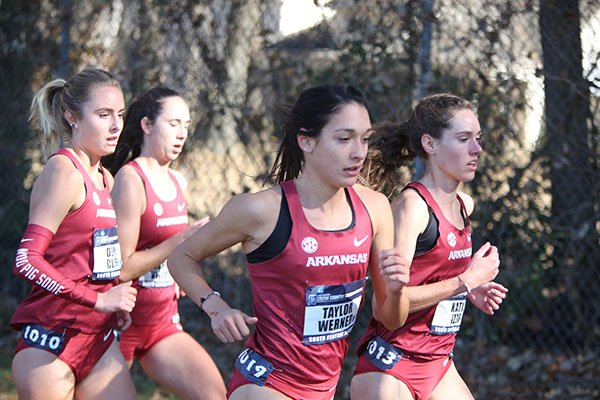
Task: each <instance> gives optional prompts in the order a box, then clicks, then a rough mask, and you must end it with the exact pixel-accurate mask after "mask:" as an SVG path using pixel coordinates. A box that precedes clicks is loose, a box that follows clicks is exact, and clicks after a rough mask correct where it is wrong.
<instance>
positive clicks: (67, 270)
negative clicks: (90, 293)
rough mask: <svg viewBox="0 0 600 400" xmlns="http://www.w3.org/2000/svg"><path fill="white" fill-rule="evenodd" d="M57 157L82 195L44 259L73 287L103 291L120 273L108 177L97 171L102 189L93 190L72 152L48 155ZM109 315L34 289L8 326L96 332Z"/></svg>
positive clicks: (65, 151)
mask: <svg viewBox="0 0 600 400" xmlns="http://www.w3.org/2000/svg"><path fill="white" fill-rule="evenodd" d="M57 154H60V155H64V156H66V157H67V158H69V159H70V160H71V161H72V162H73V164H74V165H75V168H77V170H78V171H79V173H81V175H82V176H83V180H84V186H85V192H86V195H85V200H84V201H83V204H82V205H81V206H80V207H79V208H78V209H76V210H74V211H71V212H69V213H68V214H67V215H66V216H65V218H64V219H63V221H62V222H61V224H60V226H59V227H58V230H57V231H56V234H55V235H54V238H53V239H52V243H51V244H50V246H49V247H48V250H47V251H46V254H45V256H44V258H45V259H46V261H48V262H49V263H50V264H51V265H52V266H53V267H54V268H56V269H57V270H58V271H60V272H61V273H62V274H63V275H65V276H67V277H69V278H70V279H72V280H73V281H74V282H75V283H76V284H77V285H84V286H86V287H89V288H90V289H92V290H94V291H96V292H106V291H107V290H108V289H110V288H112V287H113V286H115V285H116V284H117V283H118V281H117V280H116V277H118V275H119V272H120V269H121V253H120V248H119V245H118V241H117V233H116V223H117V221H116V216H115V210H114V209H113V206H112V200H111V197H110V190H109V187H108V177H107V176H106V173H105V171H104V168H102V167H100V168H101V171H102V175H103V180H104V188H102V189H98V188H96V187H95V186H94V183H93V182H92V180H91V178H90V176H89V175H88V173H87V171H86V170H85V168H84V167H83V166H82V165H81V163H80V162H79V160H78V159H77V157H75V156H74V155H73V153H71V152H70V151H69V150H67V149H61V150H59V151H57V152H56V153H55V154H54V155H53V156H55V155H57ZM107 253H108V255H107ZM112 315H113V314H111V313H104V312H100V311H96V310H94V309H90V308H88V307H85V306H83V305H81V304H78V303H75V302H73V301H69V300H67V299H65V298H61V297H58V296H55V295H53V294H51V293H50V292H48V291H47V290H45V289H42V288H40V287H39V286H37V285H34V286H32V288H31V291H30V292H29V295H28V296H27V298H26V299H25V300H23V302H21V304H19V306H18V307H17V310H16V311H15V313H14V315H13V318H12V320H11V325H13V326H19V325H21V324H24V323H39V324H41V325H44V326H48V327H54V328H61V327H63V328H64V327H70V328H78V329H81V331H83V332H88V333H97V332H100V331H101V328H102V327H103V326H104V325H105V324H106V323H108V321H109V319H111V318H112Z"/></svg>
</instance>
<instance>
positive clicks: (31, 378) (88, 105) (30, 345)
mask: <svg viewBox="0 0 600 400" xmlns="http://www.w3.org/2000/svg"><path fill="white" fill-rule="evenodd" d="M124 108H125V105H124V101H123V93H122V92H121V88H120V86H119V83H118V82H117V81H116V80H115V79H114V78H113V77H112V75H110V74H109V73H107V72H105V71H102V70H99V69H87V70H84V71H82V72H80V73H78V74H76V75H75V76H73V77H72V78H71V79H69V80H68V81H66V82H65V81H64V80H62V79H57V80H54V81H52V82H50V83H48V84H46V85H45V86H44V87H42V88H41V89H40V90H39V91H38V92H37V94H36V96H35V98H34V100H33V104H32V114H31V119H32V121H33V122H34V127H35V128H36V129H37V130H38V131H39V132H40V134H41V135H40V136H41V139H42V143H44V145H45V146H44V150H45V151H46V152H50V150H51V147H52V145H53V144H57V143H59V140H60V138H65V137H70V142H71V147H70V148H68V149H67V148H65V149H61V150H59V151H58V152H56V153H55V154H54V155H53V156H52V157H51V158H50V159H49V160H48V162H47V163H46V165H45V166H44V169H43V171H42V173H41V174H40V176H39V178H38V179H37V181H36V183H35V185H34V187H33V191H32V193H31V206H30V213H29V225H28V226H27V228H26V230H25V233H24V235H23V239H22V240H21V245H20V246H19V249H18V250H17V256H16V259H15V265H14V272H15V274H16V275H17V276H18V277H20V278H23V279H25V280H27V281H28V282H30V283H31V284H32V289H31V292H30V294H29V296H28V297H27V298H26V299H25V300H24V301H23V302H22V303H21V304H20V305H19V306H18V307H17V310H16V311H15V314H14V315H13V318H12V320H11V326H12V327H14V328H17V329H21V336H20V337H19V341H18V343H17V349H16V355H15V357H14V359H13V363H12V371H13V376H14V379H15V383H16V386H17V392H18V395H19V398H28V399H39V398H45V399H46V398H50V399H53V398H72V397H74V396H75V397H78V398H96V399H116V398H119V399H135V398H136V393H135V387H134V385H133V381H132V380H131V376H130V374H129V373H128V371H127V368H126V364H125V360H124V359H123V356H122V355H121V353H120V352H119V348H118V344H117V342H116V341H114V334H113V329H117V328H127V326H128V325H129V323H130V322H131V320H130V318H129V314H128V312H129V311H131V310H132V309H133V306H134V305H135V295H136V290H135V289H134V288H132V287H131V284H130V283H128V284H120V285H118V284H117V283H118V282H117V280H116V278H117V277H118V276H119V270H120V267H121V258H120V252H119V243H118V240H117V230H116V218H115V211H114V209H113V207H112V204H111V203H112V200H111V197H110V188H111V186H112V184H113V179H112V176H111V175H110V174H109V173H107V172H106V171H105V170H104V168H103V167H102V165H101V164H100V158H101V157H102V156H105V155H107V154H110V153H112V152H113V151H114V149H115V147H116V145H117V140H118V138H119V134H120V133H121V128H122V124H123V119H122V115H123V111H124ZM115 312H117V314H116V315H114V314H113V313H115Z"/></svg>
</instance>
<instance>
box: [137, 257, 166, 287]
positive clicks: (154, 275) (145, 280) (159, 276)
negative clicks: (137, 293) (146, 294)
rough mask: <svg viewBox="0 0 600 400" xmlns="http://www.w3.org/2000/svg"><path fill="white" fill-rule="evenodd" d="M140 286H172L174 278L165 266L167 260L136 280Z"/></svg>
mask: <svg viewBox="0 0 600 400" xmlns="http://www.w3.org/2000/svg"><path fill="white" fill-rule="evenodd" d="M138 282H139V284H140V286H141V287H144V288H163V287H169V286H173V284H175V280H174V279H173V277H172V276H171V273H170V272H169V268H168V267H167V260H165V261H163V262H162V263H161V264H160V265H159V266H158V267H156V268H154V269H153V270H152V271H149V272H146V273H145V274H144V275H142V276H140V278H139V280H138Z"/></svg>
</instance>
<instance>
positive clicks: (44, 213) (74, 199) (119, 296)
mask: <svg viewBox="0 0 600 400" xmlns="http://www.w3.org/2000/svg"><path fill="white" fill-rule="evenodd" d="M109 184H110V182H109ZM84 200H85V189H84V180H83V176H82V175H81V174H80V173H79V172H78V171H77V170H76V168H75V167H74V165H73V163H72V162H71V161H70V160H69V159H68V158H66V157H63V156H55V157H52V158H50V160H49V161H48V163H47V164H46V166H45V167H44V170H43V171H42V174H41V175H40V176H39V178H38V180H37V181H36V183H35V185H34V189H33V191H32V194H31V205H30V213H29V225H28V228H27V230H26V231H25V235H24V238H23V240H22V241H21V246H20V247H19V250H18V251H17V259H16V260H15V268H14V271H15V274H16V275H17V276H19V277H22V278H25V279H27V280H29V281H30V282H31V283H32V284H36V282H38V280H37V279H36V278H37V276H39V277H42V276H44V277H46V278H48V279H51V280H52V281H53V282H55V284H53V285H52V287H53V288H54V290H53V291H51V293H52V294H54V295H57V296H60V297H64V298H67V299H69V300H71V301H74V302H77V303H79V304H82V305H85V306H87V307H90V308H95V309H97V310H99V311H103V312H114V311H131V309H132V308H133V306H134V304H135V289H133V288H129V287H127V286H121V285H118V286H116V287H113V288H111V289H110V290H108V291H107V292H104V293H98V292H96V291H94V290H92V289H90V288H88V287H86V286H83V285H79V284H77V283H76V282H75V281H73V280H72V279H70V278H69V277H67V276H65V275H64V274H62V273H61V272H60V271H59V270H57V269H56V268H55V267H54V266H53V265H51V264H50V263H48V262H47V261H46V260H45V259H44V254H45V252H46V250H47V248H48V246H49V245H50V243H51V241H52V239H53V236H54V234H55V233H56V231H57V230H58V228H59V226H60V224H61V223H62V221H63V220H64V218H65V216H66V215H67V213H68V212H69V211H71V210H74V209H77V208H78V207H80V206H81V205H82V204H83V201H84ZM44 287H46V286H44Z"/></svg>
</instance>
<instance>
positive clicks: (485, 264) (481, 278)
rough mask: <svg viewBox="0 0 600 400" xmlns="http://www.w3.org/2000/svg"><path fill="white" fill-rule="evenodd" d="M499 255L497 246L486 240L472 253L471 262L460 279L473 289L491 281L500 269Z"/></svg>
mask: <svg viewBox="0 0 600 400" xmlns="http://www.w3.org/2000/svg"><path fill="white" fill-rule="evenodd" d="M499 268H500V256H499V255H498V248H497V247H496V246H492V245H491V244H490V243H489V242H486V243H485V244H484V245H483V246H481V247H480V248H479V250H477V252H476V253H475V254H473V258H472V259H471V262H470V263H469V265H468V266H467V269H466V270H465V272H463V273H462V274H460V279H461V280H462V281H463V282H465V283H466V284H467V285H468V287H469V288H470V289H471V290H473V289H475V288H477V287H479V286H481V285H483V284H484V283H488V282H491V281H492V280H494V278H495V277H496V276H497V275H498V272H499V271H500V269H499Z"/></svg>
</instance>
